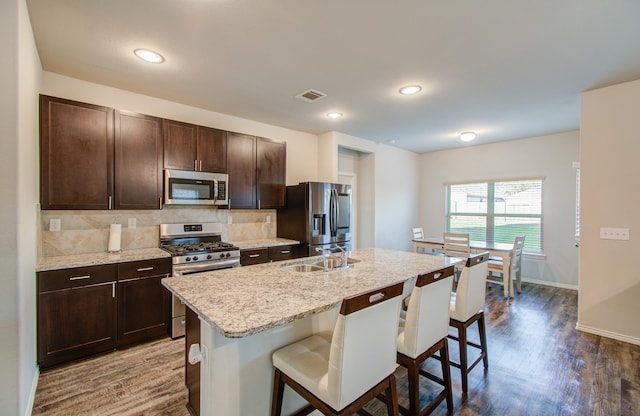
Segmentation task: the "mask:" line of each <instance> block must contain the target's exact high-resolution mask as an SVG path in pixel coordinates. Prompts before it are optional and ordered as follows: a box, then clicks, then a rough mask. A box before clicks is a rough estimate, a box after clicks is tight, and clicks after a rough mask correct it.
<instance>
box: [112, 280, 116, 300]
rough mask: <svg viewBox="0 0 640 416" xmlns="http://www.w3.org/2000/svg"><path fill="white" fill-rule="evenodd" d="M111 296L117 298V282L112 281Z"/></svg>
mask: <svg viewBox="0 0 640 416" xmlns="http://www.w3.org/2000/svg"><path fill="white" fill-rule="evenodd" d="M111 297H112V298H114V299H115V298H116V282H113V283H111Z"/></svg>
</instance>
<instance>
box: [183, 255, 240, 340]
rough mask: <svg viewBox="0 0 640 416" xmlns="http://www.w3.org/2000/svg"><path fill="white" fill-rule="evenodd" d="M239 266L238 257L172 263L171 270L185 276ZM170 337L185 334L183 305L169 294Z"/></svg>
mask: <svg viewBox="0 0 640 416" xmlns="http://www.w3.org/2000/svg"><path fill="white" fill-rule="evenodd" d="M238 266H240V259H238V258H234V259H230V260H216V261H214V262H208V261H203V262H201V263H188V264H174V265H173V268H172V270H171V275H172V276H173V277H178V276H187V275H189V274H193V273H201V272H207V271H212V270H222V269H229V268H231V267H238ZM171 297H172V302H171V338H173V339H175V338H179V337H183V336H184V334H185V322H186V321H185V319H186V318H185V313H186V311H185V307H186V306H185V305H184V303H182V301H181V300H180V299H179V298H178V297H177V296H173V295H172V296H171Z"/></svg>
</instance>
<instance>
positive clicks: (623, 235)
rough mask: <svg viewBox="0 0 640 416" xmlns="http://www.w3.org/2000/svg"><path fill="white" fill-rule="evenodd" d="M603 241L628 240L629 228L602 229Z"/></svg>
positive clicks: (601, 237)
mask: <svg viewBox="0 0 640 416" xmlns="http://www.w3.org/2000/svg"><path fill="white" fill-rule="evenodd" d="M600 239H601V240H628V239H629V229H628V228H608V227H601V228H600Z"/></svg>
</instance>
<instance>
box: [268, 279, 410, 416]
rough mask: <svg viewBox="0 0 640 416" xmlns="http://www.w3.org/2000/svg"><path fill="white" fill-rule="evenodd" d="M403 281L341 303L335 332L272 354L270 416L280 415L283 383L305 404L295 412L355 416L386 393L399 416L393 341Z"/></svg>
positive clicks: (389, 406) (390, 409)
mask: <svg viewBox="0 0 640 416" xmlns="http://www.w3.org/2000/svg"><path fill="white" fill-rule="evenodd" d="M402 289H403V283H402V282H400V283H396V284H394V285H390V286H387V287H384V288H381V289H377V290H373V291H369V292H366V293H363V294H360V295H355V296H352V297H348V298H345V299H343V301H342V306H341V309H340V314H339V315H338V320H337V322H336V324H335V327H334V330H333V333H332V334H331V333H320V334H316V335H312V336H311V337H308V338H305V339H303V340H301V341H298V342H295V343H293V344H290V345H288V346H286V347H283V348H281V349H279V350H277V351H275V352H274V353H273V357H272V359H273V366H274V368H275V373H274V378H273V398H272V403H271V415H272V416H280V413H281V411H282V397H283V392H284V385H285V384H287V385H289V386H290V387H291V388H292V389H293V390H295V391H296V392H297V393H298V394H299V395H300V396H302V397H303V398H304V399H305V400H307V401H308V402H309V406H307V407H305V408H303V409H301V410H300V411H299V412H298V413H297V414H308V413H310V412H311V411H312V410H313V409H318V410H320V411H321V412H322V413H324V414H325V415H343V414H353V413H355V412H356V411H358V410H359V409H361V408H362V407H363V406H364V405H365V404H367V403H368V402H369V401H371V400H372V399H374V398H375V397H376V396H377V395H378V394H381V393H382V392H385V396H386V397H385V398H386V400H385V402H386V403H387V411H388V413H389V414H390V415H397V414H398V398H397V393H396V379H395V376H394V374H393V373H394V371H395V368H396V338H397V334H398V321H399V316H400V304H401V301H402V296H401V295H402Z"/></svg>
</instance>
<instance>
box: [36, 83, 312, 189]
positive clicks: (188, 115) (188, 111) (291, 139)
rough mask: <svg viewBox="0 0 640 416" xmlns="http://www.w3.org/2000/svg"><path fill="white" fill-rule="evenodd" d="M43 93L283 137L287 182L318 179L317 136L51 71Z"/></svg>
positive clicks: (272, 137)
mask: <svg viewBox="0 0 640 416" xmlns="http://www.w3.org/2000/svg"><path fill="white" fill-rule="evenodd" d="M41 93H42V94H45V95H52V96H55V97H60V98H67V99H70V100H76V101H81V102H85V103H91V104H98V105H103V106H106V107H112V108H116V109H119V110H128V111H134V112H138V113H143V114H147V115H151V116H156V117H162V118H168V119H172V120H177V121H183V122H186V123H193V124H198V125H201V126H208V127H214V128H217V129H222V130H228V131H234V132H238V133H244V134H250V135H255V136H261V137H268V138H270V139H275V140H283V141H286V142H287V184H288V185H292V184H297V183H298V182H301V181H308V180H315V178H316V175H317V171H318V165H317V163H318V162H317V156H316V155H317V153H318V144H317V142H318V138H317V136H315V135H313V134H308V133H303V132H300V131H296V130H291V129H285V128H282V127H277V126H273V125H270V124H265V123H259V122H257V121H252V120H247V119H243V118H239V117H233V116H229V115H226V114H221V113H216V112H213V111H207V110H203V109H201V108H196V107H191V106H187V105H183V104H179V103H175V102H172V101H166V100H161V99H158V98H154V97H150V96H147V95H141V94H135V93H132V92H129V91H125V90H120V89H117V88H111V87H106V86H104V85H99V84H94V83H90V82H85V81H81V80H78V79H75V78H69V77H65V76H62V75H59V74H55V73H51V72H44V77H43V83H42V88H41Z"/></svg>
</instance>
